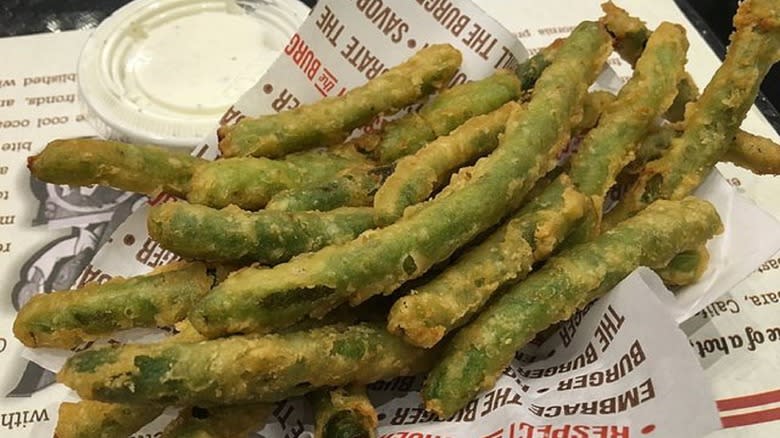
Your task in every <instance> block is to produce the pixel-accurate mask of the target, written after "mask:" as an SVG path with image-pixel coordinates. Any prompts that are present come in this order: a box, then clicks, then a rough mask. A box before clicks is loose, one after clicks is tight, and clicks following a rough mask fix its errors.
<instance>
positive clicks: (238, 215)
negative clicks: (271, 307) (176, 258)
mask: <svg viewBox="0 0 780 438" xmlns="http://www.w3.org/2000/svg"><path fill="white" fill-rule="evenodd" d="M375 226H376V215H375V214H374V210H373V209H372V208H368V207H354V208H353V207H344V208H339V209H336V210H332V211H327V212H318V211H301V212H286V211H270V210H264V211H258V212H246V211H244V210H241V209H239V208H238V207H236V206H233V205H231V206H228V207H225V208H223V209H221V210H216V209H213V208H209V207H205V206H202V205H193V204H187V203H185V202H168V203H165V204H160V205H156V206H154V207H152V208H151V209H150V210H149V216H148V217H147V228H148V230H149V236H151V237H152V238H153V239H154V240H156V241H157V242H158V243H159V244H160V246H162V247H163V248H165V249H168V250H171V251H173V252H175V253H176V254H179V255H180V256H182V257H186V258H192V259H196V260H205V261H210V262H260V263H265V264H277V263H280V262H284V261H287V260H289V259H290V258H292V257H294V256H296V255H298V254H302V253H305V252H310V251H316V250H318V249H320V248H322V247H325V246H328V245H333V244H337V243H343V242H347V241H349V240H352V239H354V238H355V237H357V236H358V235H359V234H360V233H362V232H364V231H366V230H369V229H371V228H374V227H375ZM227 281H230V280H229V279H228V280H227ZM293 322H294V321H293Z"/></svg>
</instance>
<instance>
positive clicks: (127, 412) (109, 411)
mask: <svg viewBox="0 0 780 438" xmlns="http://www.w3.org/2000/svg"><path fill="white" fill-rule="evenodd" d="M163 409H164V408H162V407H159V406H155V405H147V406H137V405H124V404H118V403H103V402H99V401H94V400H82V401H80V402H78V403H69V402H63V403H62V404H60V408H59V415H58V418H57V426H56V428H55V429H54V436H55V437H57V438H117V437H127V436H130V435H131V434H132V433H133V432H136V431H137V430H138V429H140V428H142V427H144V426H145V425H146V424H147V423H150V422H151V421H152V420H154V419H155V418H157V417H159V416H160V414H162V412H163Z"/></svg>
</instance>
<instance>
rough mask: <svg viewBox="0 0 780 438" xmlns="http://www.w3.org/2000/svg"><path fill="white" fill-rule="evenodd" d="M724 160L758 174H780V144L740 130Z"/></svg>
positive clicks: (722, 158)
mask: <svg viewBox="0 0 780 438" xmlns="http://www.w3.org/2000/svg"><path fill="white" fill-rule="evenodd" d="M721 160H722V161H729V162H731V163H734V164H736V165H737V166H740V167H744V168H745V169H748V170H750V171H751V172H753V173H755V174H758V175H780V145H778V144H777V143H775V142H773V141H772V140H770V139H768V138H766V137H761V136H758V135H754V134H749V133H747V132H744V131H742V132H738V133H737V136H736V138H735V139H734V143H733V144H732V145H731V147H730V148H729V150H728V151H727V152H726V154H725V155H724V156H723V157H721Z"/></svg>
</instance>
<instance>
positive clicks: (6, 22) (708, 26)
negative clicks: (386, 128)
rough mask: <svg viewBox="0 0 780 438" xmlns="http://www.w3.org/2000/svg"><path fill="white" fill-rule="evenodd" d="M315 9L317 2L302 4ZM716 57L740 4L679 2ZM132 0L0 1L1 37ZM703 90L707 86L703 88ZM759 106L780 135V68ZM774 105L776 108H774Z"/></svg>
mask: <svg viewBox="0 0 780 438" xmlns="http://www.w3.org/2000/svg"><path fill="white" fill-rule="evenodd" d="M302 1H303V2H304V3H306V4H308V5H309V6H312V5H313V4H314V3H316V2H317V0H302ZM675 1H676V2H677V4H678V5H679V6H680V8H681V9H682V10H683V12H684V13H685V14H686V15H687V16H688V19H689V20H690V21H691V22H692V23H693V24H694V25H695V26H696V27H697V28H698V29H699V30H700V32H701V33H702V35H703V36H704V38H705V39H706V40H707V42H708V43H709V44H710V46H711V47H712V49H713V50H714V51H715V53H717V54H718V56H720V57H721V58H722V57H723V55H724V54H725V47H726V45H727V44H728V35H729V34H730V33H731V18H732V17H733V16H734V13H735V12H736V9H737V0H717V1H716V0H675ZM128 2H129V0H92V1H89V0H0V37H5V36H13V35H27V34H33V33H39V32H57V31H62V30H72V29H89V28H92V27H95V26H96V25H97V24H98V23H100V21H101V20H102V19H103V18H105V17H106V16H108V15H109V14H111V12H113V11H114V10H116V9H117V8H119V7H120V6H122V5H124V4H125V3H128ZM700 85H701V86H703V85H704V84H700ZM761 89H762V91H763V93H764V96H766V97H764V96H759V99H758V101H757V104H758V106H759V107H760V108H761V109H762V111H764V114H765V115H766V116H767V118H768V119H769V120H770V122H771V123H772V124H773V125H774V127H775V129H776V130H778V132H780V116H779V115H778V113H777V111H775V110H774V108H780V66H778V65H776V66H775V67H774V68H773V69H772V71H771V72H770V74H769V75H768V76H767V78H766V79H765V80H764V83H763V84H762V87H761ZM772 104H774V105H772Z"/></svg>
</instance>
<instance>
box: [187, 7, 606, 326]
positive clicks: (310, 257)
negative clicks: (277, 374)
mask: <svg viewBox="0 0 780 438" xmlns="http://www.w3.org/2000/svg"><path fill="white" fill-rule="evenodd" d="M609 50H610V41H609V36H608V35H607V34H606V32H605V31H604V30H603V29H602V28H601V27H599V26H598V24H596V23H592V22H585V23H583V24H581V25H579V26H578V27H577V28H576V29H575V31H574V32H573V33H572V35H571V36H570V37H569V38H568V39H567V40H566V43H565V44H564V45H563V46H562V47H561V49H560V51H559V52H558V56H557V58H556V61H555V62H554V63H553V64H552V65H550V66H549V67H548V68H547V69H546V70H545V71H544V73H543V74H542V77H541V78H539V81H538V82H537V83H536V87H535V89H534V96H533V98H532V99H531V101H530V102H529V104H528V108H527V110H525V111H522V112H520V111H517V112H516V114H515V113H513V114H512V115H511V116H510V118H509V122H508V124H507V129H506V133H505V135H504V136H503V138H502V142H501V144H500V145H499V147H498V148H497V149H496V150H495V151H494V152H493V153H492V154H490V155H489V156H487V157H485V158H483V159H482V160H480V161H479V162H478V163H477V164H476V165H475V166H474V168H473V169H468V171H467V172H468V175H469V178H465V176H464V177H462V178H460V181H461V183H459V184H458V185H459V187H458V188H457V190H453V191H452V192H451V193H449V194H448V195H447V196H442V195H440V196H437V197H436V198H435V199H433V200H432V201H430V202H428V203H426V205H424V206H423V207H422V208H420V209H419V211H417V212H416V213H415V214H414V215H411V216H408V217H406V216H405V217H403V218H402V219H400V220H399V221H397V222H395V223H394V224H392V225H390V226H387V227H385V228H382V229H379V230H376V231H373V232H369V233H364V234H362V235H361V236H360V237H359V238H357V239H355V240H352V241H350V242H347V243H345V244H342V245H331V246H329V247H326V248H323V249H322V250H320V251H318V252H316V253H312V254H306V255H302V256H300V257H297V258H296V259H294V260H292V261H291V262H290V263H285V264H282V265H279V266H276V267H274V268H272V269H255V268H247V269H243V270H241V271H238V272H237V273H235V274H233V275H232V276H231V277H230V278H228V279H227V280H226V281H225V282H224V283H222V284H221V285H220V286H218V287H217V288H216V289H215V290H214V291H213V293H211V294H209V295H208V296H207V297H206V298H205V299H204V300H202V301H201V302H200V304H199V305H198V306H197V307H196V308H194V309H193V311H192V312H191V313H190V319H191V321H192V322H193V324H194V325H195V326H196V328H197V329H198V330H199V331H200V332H201V333H203V334H204V335H206V336H208V337H215V336H219V335H223V334H226V333H235V332H243V333H248V332H267V331H271V330H274V329H277V328H279V327H284V326H285V325H289V324H292V323H294V322H295V321H297V320H300V319H301V318H303V317H305V316H306V315H311V316H314V317H316V316H318V315H323V314H325V313H327V312H328V311H329V310H330V309H331V308H333V307H335V306H336V305H338V304H340V303H341V302H343V301H345V300H347V299H349V300H350V301H351V302H353V303H359V302H362V301H363V300H365V299H367V298H369V297H371V296H373V295H376V294H380V293H390V292H392V291H393V290H395V289H396V288H397V287H398V286H400V285H401V284H402V283H404V282H405V281H407V280H410V279H413V278H417V277H419V276H421V275H422V274H424V273H425V272H426V271H427V270H428V269H430V267H431V266H433V265H434V264H436V263H438V262H440V261H443V260H445V259H447V258H448V257H450V256H451V255H452V254H453V253H454V252H455V251H456V250H457V249H458V248H459V247H461V246H463V245H464V244H466V243H467V242H469V241H470V240H471V239H472V238H474V237H475V236H476V235H478V234H479V233H481V232H483V231H485V230H486V229H487V228H489V227H491V226H493V225H495V224H497V223H498V222H499V221H500V220H501V219H502V217H504V216H505V215H506V214H507V213H508V212H509V211H513V210H514V209H516V208H517V207H518V204H520V202H522V200H523V199H524V197H525V195H526V194H527V193H528V191H529V190H530V189H531V188H532V187H533V185H534V183H535V182H536V181H537V180H538V179H539V178H541V177H542V176H543V175H544V174H545V173H547V172H548V171H549V170H550V169H551V168H552V167H553V166H554V165H555V161H556V156H557V155H558V153H559V152H560V151H561V150H562V149H563V147H564V146H565V145H566V143H567V142H568V140H569V135H570V132H571V124H572V119H575V121H576V114H578V110H579V108H580V106H581V104H582V100H583V98H584V96H585V94H586V91H587V87H588V84H589V83H590V82H591V81H593V80H595V77H596V75H597V74H598V72H599V71H600V69H601V66H602V65H603V62H604V60H605V58H606V57H607V55H608V53H609ZM451 185H452V184H451ZM486 199H489V200H490V201H491V202H485V200H486ZM444 218H446V220H444Z"/></svg>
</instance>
